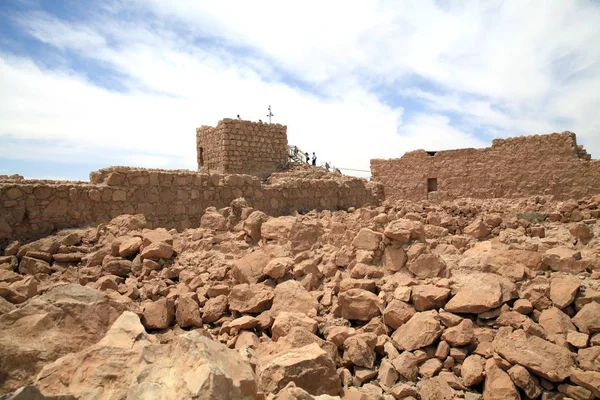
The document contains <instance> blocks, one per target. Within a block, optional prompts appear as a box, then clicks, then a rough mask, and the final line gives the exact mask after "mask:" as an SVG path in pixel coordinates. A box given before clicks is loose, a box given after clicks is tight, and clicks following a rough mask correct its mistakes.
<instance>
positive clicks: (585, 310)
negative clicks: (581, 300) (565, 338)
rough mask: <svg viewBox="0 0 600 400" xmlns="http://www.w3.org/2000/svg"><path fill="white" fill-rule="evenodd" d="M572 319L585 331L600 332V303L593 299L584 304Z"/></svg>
mask: <svg viewBox="0 0 600 400" xmlns="http://www.w3.org/2000/svg"><path fill="white" fill-rule="evenodd" d="M572 321H573V323H574V324H575V325H577V328H579V330H580V331H581V332H583V333H595V332H600V303H596V302H595V301H593V302H591V303H588V304H586V305H584V306H583V307H582V308H581V310H579V312H578V313H577V315H575V316H574V317H573V319H572Z"/></svg>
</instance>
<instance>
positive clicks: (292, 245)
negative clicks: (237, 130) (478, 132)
mask: <svg viewBox="0 0 600 400" xmlns="http://www.w3.org/2000/svg"><path fill="white" fill-rule="evenodd" d="M273 178H274V179H277V177H276V176H275V177H273ZM599 204H600V197H596V198H590V199H584V200H580V201H570V202H554V201H551V200H550V199H548V198H543V197H538V198H529V199H521V200H501V199H496V200H486V201H483V200H478V201H475V200H461V201H456V202H447V203H442V204H429V203H426V202H421V203H410V202H406V203H398V204H393V205H385V206H381V207H377V208H363V209H358V210H353V209H350V210H347V211H336V212H330V211H322V212H310V213H307V214H305V215H295V216H286V217H279V218H270V217H268V216H267V215H265V214H264V213H262V212H260V211H255V210H253V209H251V208H249V207H247V206H246V204H245V202H244V200H243V199H237V200H235V201H234V202H233V203H232V204H231V207H228V208H225V209H221V210H216V209H210V208H209V209H208V210H207V212H206V213H205V215H204V216H203V217H202V224H201V227H200V228H197V229H188V230H185V231H183V232H176V231H167V230H165V229H154V230H149V229H146V228H145V225H146V223H145V220H144V217H143V216H142V215H135V216H131V215H124V216H120V217H117V218H115V219H114V220H112V221H111V222H110V223H108V224H103V225H100V226H98V227H93V228H88V229H82V230H69V231H62V232H59V233H57V234H55V235H53V236H49V237H46V238H43V239H40V240H38V241H35V242H30V243H21V242H19V241H13V242H11V243H9V244H7V245H5V246H2V247H3V248H2V252H0V254H2V255H1V256H0V397H2V396H3V397H2V398H11V399H44V398H46V399H50V398H59V397H60V396H62V397H60V398H67V399H68V398H73V399H96V398H103V399H124V398H130V399H134V398H144V399H150V398H152V399H163V398H178V399H186V398H198V399H244V398H247V399H254V398H257V399H260V398H269V399H271V398H277V399H313V398H314V399H333V398H338V397H336V396H340V397H341V398H344V399H386V400H387V399H390V400H391V399H418V398H420V399H432V400H433V399H436V400H440V399H456V398H458V399H469V400H475V399H481V398H483V399H519V398H532V399H533V398H542V399H576V400H580V399H581V400H586V399H593V398H594V397H600V281H599V280H598V278H600V239H599V238H598V237H599V235H600V227H599V226H598V224H597V221H598V217H599V214H600V206H599Z"/></svg>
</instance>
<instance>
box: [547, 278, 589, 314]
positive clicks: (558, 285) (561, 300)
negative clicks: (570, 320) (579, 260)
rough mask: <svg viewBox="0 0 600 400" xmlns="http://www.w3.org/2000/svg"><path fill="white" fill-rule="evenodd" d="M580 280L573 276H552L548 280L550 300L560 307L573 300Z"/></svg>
mask: <svg viewBox="0 0 600 400" xmlns="http://www.w3.org/2000/svg"><path fill="white" fill-rule="evenodd" d="M580 285H581V284H580V282H579V280H577V279H574V278H552V281H551V282H550V300H552V303H554V305H555V306H556V307H558V308H560V309H563V308H565V307H566V306H568V305H569V304H571V303H572V302H573V301H574V300H575V295H576V294H577V291H578V290H579V286H580Z"/></svg>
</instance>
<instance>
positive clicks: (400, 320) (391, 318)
mask: <svg viewBox="0 0 600 400" xmlns="http://www.w3.org/2000/svg"><path fill="white" fill-rule="evenodd" d="M413 315H415V309H414V308H413V306H411V305H410V304H407V303H405V302H403V301H400V300H392V301H391V302H389V303H388V305H387V306H386V307H385V310H383V322H384V323H385V324H386V325H387V326H389V327H390V328H392V329H398V327H400V325H402V324H404V323H405V322H406V321H408V320H409V319H410V318H411V317H412V316H413Z"/></svg>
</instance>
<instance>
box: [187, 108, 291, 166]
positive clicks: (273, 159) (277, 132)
mask: <svg viewBox="0 0 600 400" xmlns="http://www.w3.org/2000/svg"><path fill="white" fill-rule="evenodd" d="M196 143H197V156H198V170H200V171H210V172H220V173H228V174H249V175H255V176H263V175H265V174H269V173H271V172H273V171H277V170H278V169H280V168H281V167H282V166H283V165H285V163H286V162H287V154H288V148H287V127H286V126H285V125H279V124H266V123H263V122H251V121H240V120H232V119H224V120H221V121H219V123H218V124H217V126H216V127H210V126H202V127H200V128H197V129H196Z"/></svg>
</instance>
